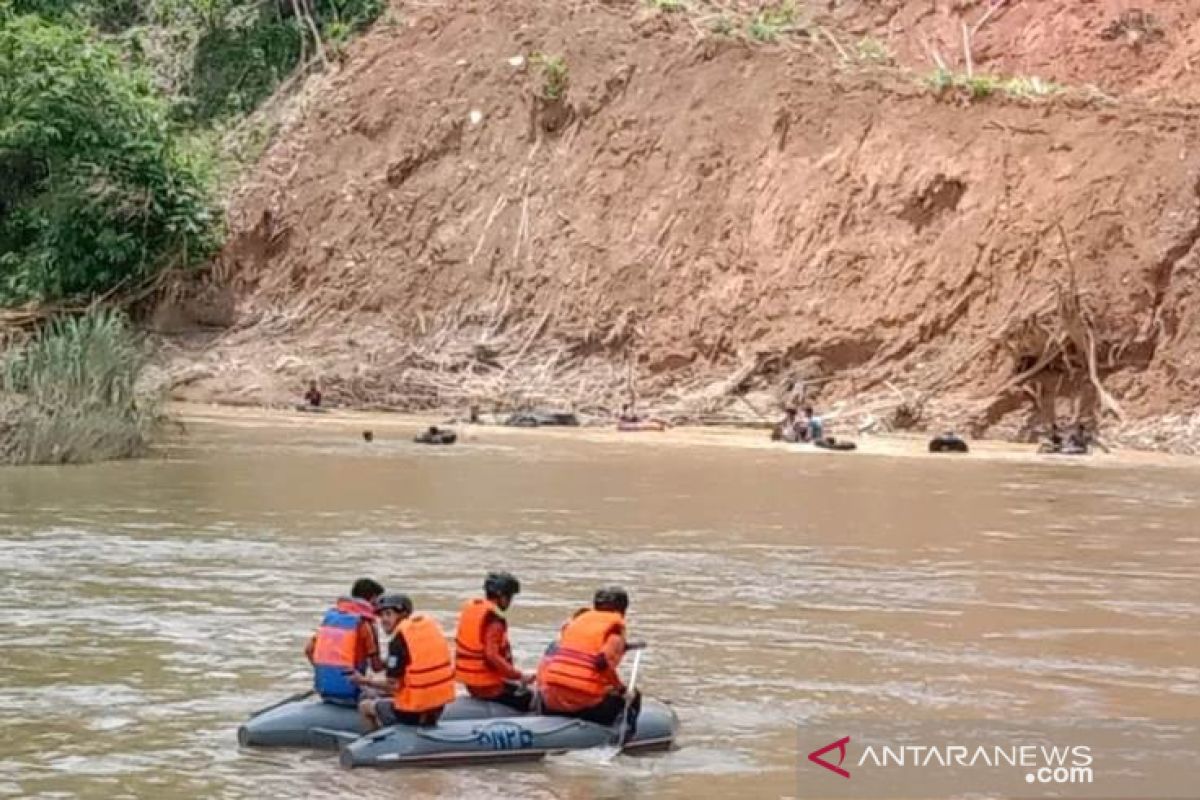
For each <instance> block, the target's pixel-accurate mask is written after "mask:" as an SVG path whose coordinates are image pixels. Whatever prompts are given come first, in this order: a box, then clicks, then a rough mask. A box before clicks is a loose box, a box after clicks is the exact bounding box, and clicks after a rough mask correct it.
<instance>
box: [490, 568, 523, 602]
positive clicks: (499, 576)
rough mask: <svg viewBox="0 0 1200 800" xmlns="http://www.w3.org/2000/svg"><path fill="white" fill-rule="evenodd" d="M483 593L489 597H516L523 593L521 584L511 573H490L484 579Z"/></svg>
mask: <svg viewBox="0 0 1200 800" xmlns="http://www.w3.org/2000/svg"><path fill="white" fill-rule="evenodd" d="M483 593H484V594H485V595H487V596H488V597H492V596H493V595H504V596H506V597H516V596H517V595H518V594H520V593H521V582H520V581H519V580H517V578H516V576H515V575H513V574H512V573H511V572H489V573H488V576H487V577H486V578H484V579H483Z"/></svg>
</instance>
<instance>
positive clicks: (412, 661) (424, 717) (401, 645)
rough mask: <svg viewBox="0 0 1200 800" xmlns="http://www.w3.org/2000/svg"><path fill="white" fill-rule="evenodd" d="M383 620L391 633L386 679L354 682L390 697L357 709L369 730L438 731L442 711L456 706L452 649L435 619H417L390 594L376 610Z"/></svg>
mask: <svg viewBox="0 0 1200 800" xmlns="http://www.w3.org/2000/svg"><path fill="white" fill-rule="evenodd" d="M375 605H376V608H378V609H379V620H380V622H382V623H383V627H384V628H385V629H386V630H388V631H390V632H391V636H392V640H391V642H389V643H388V657H387V662H386V667H385V668H386V677H384V678H368V677H367V676H365V675H362V674H360V673H357V672H356V673H354V674H352V675H351V676H350V681H351V682H352V683H353V684H354V685H355V686H360V687H369V688H374V689H378V690H380V691H382V692H387V693H389V694H391V697H387V698H384V699H381V700H363V701H362V702H360V703H359V704H358V711H359V713H360V714H362V717H363V719H364V720H365V721H366V723H367V728H368V729H369V730H375V729H376V728H380V727H384V726H389V725H421V726H430V725H436V724H437V721H438V719H439V718H440V717H441V716H442V709H443V708H445V707H446V704H447V703H449V702H451V701H453V700H454V667H453V666H452V665H451V663H450V645H449V644H448V643H447V642H446V635H445V634H444V633H442V628H441V626H440V625H438V624H437V621H436V620H434V619H433V617H427V616H424V615H421V614H418V615H416V616H414V615H413V613H412V612H413V604H412V600H409V599H408V596H407V595H403V594H385V595H384V596H383V597H381V598H379V601H378V602H377V603H376V604H375Z"/></svg>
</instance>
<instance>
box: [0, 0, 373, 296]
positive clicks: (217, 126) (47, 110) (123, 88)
mask: <svg viewBox="0 0 1200 800" xmlns="http://www.w3.org/2000/svg"><path fill="white" fill-rule="evenodd" d="M383 5H384V0H294V1H293V0H0V306H4V305H14V304H21V303H26V302H31V301H32V302H55V301H63V300H86V299H87V298H90V297H94V296H96V295H99V294H105V293H108V292H110V291H113V290H114V289H121V288H133V287H135V286H136V285H138V284H140V283H142V282H144V281H146V280H148V279H150V278H152V277H153V276H154V275H155V274H157V272H158V271H160V270H161V269H163V268H166V267H176V266H187V265H190V264H194V263H197V262H199V261H202V260H203V259H204V258H206V257H207V256H208V255H209V254H210V253H211V252H212V250H213V248H214V247H215V246H216V245H217V244H218V242H219V234H220V231H219V229H218V226H217V223H216V220H217V215H216V214H215V213H214V200H213V198H214V195H215V189H216V185H215V181H216V180H217V178H218V176H219V171H218V170H217V169H216V166H215V165H216V164H217V163H219V162H220V161H221V160H222V159H225V158H227V157H228V156H229V154H227V153H224V152H222V151H221V146H220V143H221V142H222V140H223V139H224V138H225V137H224V134H225V133H226V131H227V130H228V129H230V128H233V127H236V126H237V125H238V123H239V122H240V121H241V120H242V119H243V118H244V116H245V115H246V114H247V113H249V112H251V111H253V110H254V109H255V108H257V107H258V105H259V104H260V103H261V102H262V101H263V100H264V99H265V98H266V97H267V96H268V95H269V94H270V93H271V92H273V91H274V90H275V89H276V88H277V87H278V86H279V85H280V84H281V83H282V82H283V81H284V80H285V79H286V78H287V77H288V76H290V75H292V74H294V73H295V71H296V69H297V68H299V67H301V66H303V65H308V64H313V63H320V62H321V60H322V58H325V59H328V58H329V57H330V56H333V57H337V56H339V55H340V53H341V51H342V48H344V46H345V43H346V42H347V40H348V39H349V37H350V36H351V35H352V34H353V33H354V32H355V31H357V30H359V29H361V28H362V27H364V26H365V25H367V24H368V23H370V22H371V21H372V20H373V19H375V18H376V17H377V16H378V15H379V13H380V12H381V11H382V9H383ZM269 134H270V131H269V130H268V131H266V132H263V131H260V130H255V131H252V132H250V134H249V135H243V136H239V137H233V138H234V139H235V140H236V141H237V143H238V146H239V149H238V152H236V153H234V154H233V155H234V156H236V157H242V158H253V157H256V156H257V154H258V153H260V152H261V150H262V147H264V146H265V144H266V141H267V139H268V137H269Z"/></svg>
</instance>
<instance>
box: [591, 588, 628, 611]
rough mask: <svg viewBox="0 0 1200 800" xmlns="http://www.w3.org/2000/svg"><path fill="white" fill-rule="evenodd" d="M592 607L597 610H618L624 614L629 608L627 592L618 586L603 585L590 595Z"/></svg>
mask: <svg viewBox="0 0 1200 800" xmlns="http://www.w3.org/2000/svg"><path fill="white" fill-rule="evenodd" d="M592 608H594V609H596V610H597V611H619V612H620V613H622V614H624V613H625V610H626V609H628V608H629V592H627V591H625V590H624V589H622V588H621V587H620V586H604V587H602V588H600V589H597V590H596V594H595V595H594V596H593V597H592Z"/></svg>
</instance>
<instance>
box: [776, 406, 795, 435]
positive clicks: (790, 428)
mask: <svg viewBox="0 0 1200 800" xmlns="http://www.w3.org/2000/svg"><path fill="white" fill-rule="evenodd" d="M796 423H797V420H796V409H794V408H789V409H787V410H786V411H784V412H783V419H782V420H781V421H780V422H779V424H778V425H776V426H775V431H774V434H773V435H772V437H771V438H772V439H774V440H776V441H784V442H789V443H795V442H797V441H799V432H798V430H797V425H796Z"/></svg>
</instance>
